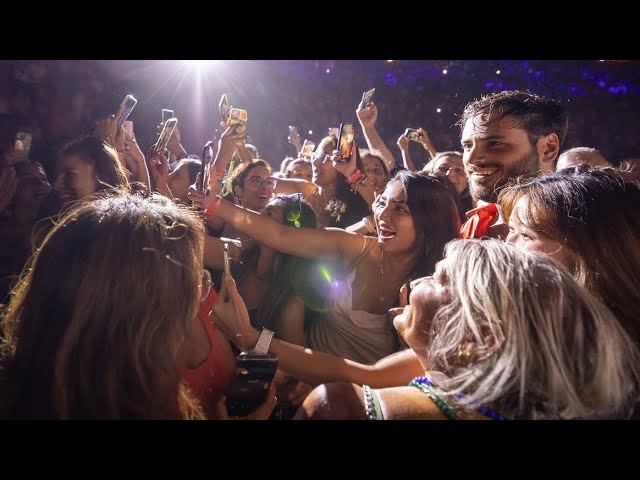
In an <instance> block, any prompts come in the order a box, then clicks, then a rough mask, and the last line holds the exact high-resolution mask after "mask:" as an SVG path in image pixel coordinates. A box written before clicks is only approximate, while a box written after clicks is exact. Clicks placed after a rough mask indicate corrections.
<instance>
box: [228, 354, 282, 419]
mask: <svg viewBox="0 0 640 480" xmlns="http://www.w3.org/2000/svg"><path fill="white" fill-rule="evenodd" d="M277 369H278V357H276V356H275V355H270V354H254V353H242V354H240V355H238V356H237V357H236V373H235V376H234V378H233V380H232V381H231V386H230V387H229V390H228V391H227V392H226V397H227V399H226V406H227V412H228V414H229V415H230V416H235V417H246V416H247V415H249V414H250V413H252V412H254V411H255V410H256V409H257V408H258V407H260V405H262V404H263V403H264V402H265V400H266V399H267V395H268V393H269V391H270V389H271V384H272V382H273V377H274V376H275V374H276V370H277Z"/></svg>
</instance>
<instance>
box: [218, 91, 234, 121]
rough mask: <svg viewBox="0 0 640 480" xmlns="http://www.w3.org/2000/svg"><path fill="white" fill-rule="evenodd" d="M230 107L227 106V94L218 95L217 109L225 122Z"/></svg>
mask: <svg viewBox="0 0 640 480" xmlns="http://www.w3.org/2000/svg"><path fill="white" fill-rule="evenodd" d="M230 109H231V107H230V106H229V99H228V98H227V94H226V93H223V94H222V96H221V97H220V103H219V104H218V111H219V112H220V118H221V119H222V121H223V122H225V123H226V122H227V120H228V119H229V110H230Z"/></svg>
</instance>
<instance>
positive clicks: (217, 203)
mask: <svg viewBox="0 0 640 480" xmlns="http://www.w3.org/2000/svg"><path fill="white" fill-rule="evenodd" d="M221 203H222V197H220V196H218V199H217V200H216V201H215V202H213V203H212V204H211V205H209V208H207V209H206V210H205V211H204V214H205V215H206V216H207V217H212V216H214V215H215V214H216V212H217V211H218V208H220V204H221Z"/></svg>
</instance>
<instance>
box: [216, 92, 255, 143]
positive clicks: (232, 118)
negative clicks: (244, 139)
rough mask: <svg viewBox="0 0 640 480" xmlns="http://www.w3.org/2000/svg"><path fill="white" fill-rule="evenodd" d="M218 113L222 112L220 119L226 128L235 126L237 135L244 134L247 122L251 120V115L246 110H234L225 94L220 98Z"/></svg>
mask: <svg viewBox="0 0 640 480" xmlns="http://www.w3.org/2000/svg"><path fill="white" fill-rule="evenodd" d="M218 111H219V112H220V118H221V119H222V123H223V124H224V126H225V128H226V127H230V126H232V125H235V127H234V132H235V133H236V134H240V133H244V132H245V130H246V129H247V122H248V120H249V114H248V112H247V111H246V110H243V109H241V108H234V107H232V106H231V105H230V104H229V99H228V98H227V94H226V93H223V94H222V97H220V103H218Z"/></svg>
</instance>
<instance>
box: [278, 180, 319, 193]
mask: <svg viewBox="0 0 640 480" xmlns="http://www.w3.org/2000/svg"><path fill="white" fill-rule="evenodd" d="M271 178H274V179H275V180H276V188H275V189H274V192H275V193H284V194H285V195H291V194H292V193H301V194H302V196H303V197H305V198H307V197H309V196H310V195H311V194H313V192H315V191H316V190H317V188H318V186H317V185H316V184H315V183H311V182H309V181H307V180H303V179H301V178H276V177H271Z"/></svg>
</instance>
